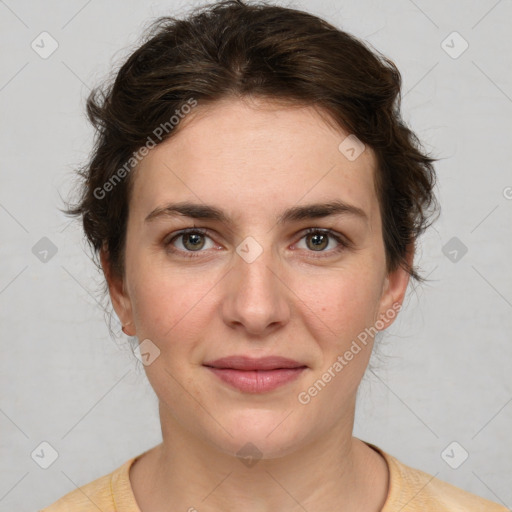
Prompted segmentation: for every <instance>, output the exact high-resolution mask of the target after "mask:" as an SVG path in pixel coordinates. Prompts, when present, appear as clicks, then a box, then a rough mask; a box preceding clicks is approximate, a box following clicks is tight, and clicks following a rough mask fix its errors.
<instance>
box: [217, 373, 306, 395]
mask: <svg viewBox="0 0 512 512" xmlns="http://www.w3.org/2000/svg"><path fill="white" fill-rule="evenodd" d="M207 368H208V369H209V370H211V371H212V372H213V373H214V374H215V375H217V377H219V379H221V380H223V381H224V382H226V383H227V384H230V385H231V386H233V387H235V388H237V389H239V390H240V391H243V392H245V393H264V392H265V391H272V390H273V389H276V388H278V387H279V386H282V385H284V384H286V383H288V382H291V381H293V380H295V379H296V378H297V377H298V376H299V375H300V374H301V373H302V372H303V371H304V370H305V369H306V368H305V367H301V368H280V369H277V370H233V369H232V368H212V367H211V366H207Z"/></svg>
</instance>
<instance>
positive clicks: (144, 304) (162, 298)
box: [130, 265, 215, 346]
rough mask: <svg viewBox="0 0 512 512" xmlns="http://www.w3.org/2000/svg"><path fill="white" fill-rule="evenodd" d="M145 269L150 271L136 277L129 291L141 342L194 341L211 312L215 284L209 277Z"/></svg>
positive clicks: (148, 267)
mask: <svg viewBox="0 0 512 512" xmlns="http://www.w3.org/2000/svg"><path fill="white" fill-rule="evenodd" d="M142 268H145V269H147V270H144V271H140V272H138V273H137V274H135V276H134V279H133V280H132V287H131V290H130V296H131V297H132V305H133V315H134V318H135V326H136V328H137V336H138V337H139V339H141V340H142V339H144V338H150V339H154V340H155V343H157V344H162V345H163V344H165V345H166V346H167V345H169V344H171V345H172V344H174V343H170V342H171V341H173V342H174V341H178V340H179V341H181V342H185V339H186V338H189V339H193V335H194V330H199V329H200V327H201V325H202V324H203V320H202V316H206V315H207V312H208V311H209V305H210V302H211V300H212V298H213V296H214V293H215V281H212V280H211V279H210V278H209V277H208V276H207V275H191V274H187V273H184V272H176V271H172V272H170V271H169V269H167V270H164V269H158V268H155V266H154V265H153V266H151V265H146V266H144V267H142ZM142 336H143V337H144V338H142ZM181 344H183V343H181Z"/></svg>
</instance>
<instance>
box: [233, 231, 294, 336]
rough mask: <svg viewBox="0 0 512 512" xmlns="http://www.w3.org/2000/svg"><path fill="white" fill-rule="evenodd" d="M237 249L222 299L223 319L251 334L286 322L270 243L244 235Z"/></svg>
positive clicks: (284, 302)
mask: <svg viewBox="0 0 512 512" xmlns="http://www.w3.org/2000/svg"><path fill="white" fill-rule="evenodd" d="M265 239H266V240H270V239H271V237H270V236H267V237H266V238H265ZM236 252H237V254H236V255H235V257H234V263H233V268H232V269H231V272H230V279H229V289H228V293H227V297H225V300H224V302H223V304H224V308H223V309H224V317H225V321H226V322H227V323H230V324H233V323H236V324H242V325H243V326H244V327H245V328H246V329H247V330H248V331H250V332H252V333H263V332H264V331H265V330H266V329H268V328H269V326H274V327H275V326H276V325H278V324H283V323H285V322H286V321H287V319H288V316H289V308H288V304H287V297H286V287H284V286H283V283H282V282H281V280H282V278H281V277H280V276H279V272H280V270H279V269H280V268H281V265H280V264H279V259H278V257H276V255H275V254H274V251H273V250H272V248H271V246H270V245H265V246H263V245H262V244H261V243H260V242H258V241H257V240H256V239H254V238H252V237H247V238H246V239H244V240H243V241H242V242H241V243H240V244H239V246H238V247H237V248H236Z"/></svg>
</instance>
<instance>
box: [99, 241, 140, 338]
mask: <svg viewBox="0 0 512 512" xmlns="http://www.w3.org/2000/svg"><path fill="white" fill-rule="evenodd" d="M100 260H101V267H102V269H103V275H104V276H105V280H106V281H107V285H108V290H109V295H110V300H111V302H112V307H113V308H114V311H115V312H116V315H117V317H118V318H119V321H120V322H121V325H122V330H123V332H124V333H125V334H127V335H128V336H135V329H134V326H133V318H132V308H131V302H130V298H129V296H128V294H127V293H126V289H125V288H126V287H125V286H124V279H123V278H122V277H121V276H118V275H116V273H115V272H114V271H113V270H112V266H111V264H110V260H109V257H108V251H106V250H105V248H102V249H101V251H100Z"/></svg>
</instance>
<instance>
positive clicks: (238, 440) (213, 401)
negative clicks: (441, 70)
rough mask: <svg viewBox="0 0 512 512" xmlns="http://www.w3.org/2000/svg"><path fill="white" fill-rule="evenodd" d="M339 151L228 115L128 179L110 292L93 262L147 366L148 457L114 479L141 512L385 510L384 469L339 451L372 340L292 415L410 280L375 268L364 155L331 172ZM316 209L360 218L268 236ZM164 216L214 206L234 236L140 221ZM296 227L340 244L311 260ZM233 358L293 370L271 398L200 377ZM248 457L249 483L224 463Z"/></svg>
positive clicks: (347, 447)
mask: <svg viewBox="0 0 512 512" xmlns="http://www.w3.org/2000/svg"><path fill="white" fill-rule="evenodd" d="M347 135H349V134H348V133H347V132H344V131H343V130H341V129H339V128H336V127H334V126H333V125H332V124H330V123H328V122H327V120H326V117H325V116H322V115H321V112H320V111H318V110H316V109H315V108H313V107H311V106H308V107H297V106H295V107H289V106H288V107H284V106H282V105H278V104H274V103H272V102H270V101H269V100H268V99H267V100H257V99H254V98H253V99H252V100H251V101H249V100H240V99H238V100H234V99H230V100H229V101H228V100H223V101H220V102H217V103H214V104H213V105H210V106H208V107H201V106H198V107H196V109H195V110H193V112H192V113H191V114H189V115H188V117H187V118H185V120H183V121H181V124H180V125H179V126H178V130H177V132H176V133H175V134H174V135H173V137H172V138H170V139H168V140H166V141H165V142H163V143H161V144H159V145H158V146H156V147H155V148H154V149H152V150H151V151H150V153H149V154H148V155H147V156H146V157H145V158H144V159H143V160H142V162H141V163H140V164H139V167H138V169H137V170H136V174H135V176H134V179H135V180H134V184H133V185H134V188H133V194H132V198H131V202H130V205H129V218H128V227H127V238H126V257H125V274H124V276H122V277H121V276H116V275H113V274H112V273H111V271H110V266H109V262H108V254H106V253H104V252H103V253H102V255H101V257H102V264H103V268H104V271H105V277H106V278H107V281H108V284H109V290H110V296H111V299H112V303H113V306H114V309H115V311H116V313H117V315H118V316H119V318H120V320H121V322H122V323H123V325H124V326H125V332H127V333H128V334H130V335H136V336H137V337H138V339H139V340H140V341H142V340H145V339H149V340H151V342H152V343H154V344H155V345H156V346H157V347H158V349H159V350H160V355H159V356H158V357H157V358H156V359H155V360H154V361H153V362H152V363H151V364H149V365H147V366H145V370H146V374H147V377H148V379H149V382H150V383H151V386H152V387H153V389H154V390H155V393H156V395H157V396H158V399H159V412H160V420H161V426H162V436H163V437H162V438H163V442H162V443H161V444H160V445H158V446H156V447H154V448H153V449H151V450H149V451H147V452H145V453H144V454H143V455H142V456H141V457H139V458H138V459H137V461H136V462H135V463H134V465H133V466H132V468H131V471H130V481H131V483H132V487H133V491H134V495H135V498H136V500H137V502H138V504H139V507H140V508H141V510H142V512H156V511H159V512H163V511H175V510H194V509H193V508H191V507H194V508H195V509H197V510H199V511H201V512H203V511H204V512H206V511H219V510H223V511H234V510H237V511H238V510H245V511H248V512H267V511H275V510H286V511H296V510H297V511H299V510H301V511H303V510H304V508H305V509H306V510H308V512H316V511H323V510H339V509H340V506H341V505H343V510H345V511H349V512H351V511H359V510H361V511H362V510H364V511H366V512H369V511H378V510H380V509H381V507H382V505H383V504H384V502H385V499H386V496H387V492H388V484H389V482H388V469H387V466H386V463H385V461H384V459H383V458H382V457H381V456H380V455H379V454H378V453H377V452H376V451H374V450H373V449H371V448H370V447H368V446H367V445H366V444H364V443H363V442H362V441H360V440H358V439H357V438H354V437H353V436H352V430H353V423H354V413H355V400H356V392H357V388H358V386H359V384H360V381H361V379H362V377H363V374H364V371H365V370H366V367H367V365H368V361H369V357H370V354H371V349H372V343H371V341H372V340H370V343H368V344H367V346H366V347H363V348H362V350H361V351H360V352H359V353H358V354H357V355H355V356H354V358H353V359H352V360H351V361H350V362H349V363H348V364H347V365H346V366H345V367H344V368H343V370H342V371H341V372H339V373H337V374H336V377H334V378H332V380H331V382H329V383H328V384H327V385H326V386H325V387H324V388H323V389H322V390H321V391H320V392H319V393H318V394H317V396H315V397H314V398H312V399H311V401H310V402H309V403H308V404H306V405H305V404H301V403H300V402H299V401H298V398H297V397H298V395H299V393H300V392H301V391H305V390H307V389H308V388H309V387H310V386H311V385H312V384H313V383H314V382H315V381H317V380H318V379H319V378H321V377H322V374H324V373H325V372H326V371H327V369H328V368H329V367H332V365H333V363H334V362H335V361H336V360H337V357H338V356H339V355H342V354H344V353H345V351H346V350H347V349H348V348H349V347H350V345H351V343H352V341H353V340H354V339H356V337H357V335H358V334H359V333H361V332H363V331H364V329H365V328H368V327H370V326H374V325H375V322H376V321H377V320H379V319H382V320H383V325H384V327H383V328H386V327H387V326H389V325H390V324H391V323H392V321H393V318H389V316H390V315H389V314H388V312H389V310H390V309H392V307H393V304H395V305H396V304H401V303H402V300H403V297H404V294H405V291H406V288H407V283H408V279H409V275H408V274H407V272H406V271H404V270H403V269H401V268H399V269H397V270H396V271H394V272H391V273H388V272H387V270H386V255H385V252H384V242H383V238H382V227H381V226H382V223H381V216H380V212H379V204H378V200H377V196H376V193H375V190H374V181H373V176H374V172H375V161H376V160H375V155H374V153H373V151H372V150H371V148H369V147H366V149H365V151H363V153H362V154H361V155H360V156H359V157H358V158H357V159H356V160H354V161H350V160H348V159H347V158H346V157H345V155H344V154H342V153H341V152H340V151H339V150H338V146H339V144H340V143H341V142H342V141H343V139H344V138H345V137H346V136H347ZM331 200H342V201H345V202H347V203H350V204H352V205H355V206H357V207H359V208H360V209H362V210H363V211H364V212H365V213H366V216H367V219H366V220H364V219H361V218H358V217H357V216H355V215H340V216H335V217H325V218H319V219H306V220H301V221H295V222H291V223H286V224H283V225H281V224H277V223H276V220H277V217H278V215H280V214H281V213H282V212H283V211H284V210H285V209H287V208H289V207H293V206H297V205H305V204H309V203H317V202H327V201H331ZM171 201H172V202H177V201H191V202H194V203H200V204H202V203H206V204H209V205H214V206H216V207H218V208H221V209H223V210H225V212H226V215H228V216H229V218H231V219H232V222H233V224H232V226H227V225H225V224H224V223H222V222H219V221H216V220H197V219H191V218H188V217H184V216H176V217H170V216H168V217H163V216H162V217H158V218H157V219H154V220H153V221H151V222H145V218H146V216H147V215H148V214H149V213H150V212H151V211H152V210H153V209H155V208H156V207H159V206H162V205H164V204H166V203H168V202H171ZM194 226H195V227H199V228H203V229H206V230H208V234H207V236H206V237H200V238H199V241H200V242H203V241H204V245H203V247H202V248H200V249H199V252H198V251H194V250H193V248H194V247H195V246H194V245H193V243H192V244H191V243H190V240H189V239H187V238H186V237H178V238H176V239H174V241H173V242H172V245H169V246H167V247H166V245H165V242H169V240H171V239H172V238H173V236H174V235H173V234H174V233H176V232H177V231H179V230H182V229H184V228H191V227H194ZM307 228H319V229H332V230H333V231H335V232H336V233H339V234H340V235H342V236H344V237H346V238H348V239H349V240H350V242H351V245H350V246H349V247H348V248H343V247H341V249H342V250H341V251H340V252H335V249H336V248H337V247H339V244H338V242H336V240H334V239H333V238H328V241H329V243H328V244H327V242H325V243H324V244H323V245H322V248H321V249H316V250H315V245H314V244H313V243H312V241H311V238H312V235H309V236H308V235H306V234H305V230H306V229H307ZM249 236H251V237H253V238H254V239H255V240H256V241H257V242H258V243H259V245H260V246H261V248H262V250H263V252H262V254H261V255H260V256H259V257H258V258H256V259H255V260H254V261H253V262H251V263H248V262H246V261H245V260H244V259H243V258H241V257H240V256H239V255H238V254H237V252H236V248H237V247H238V246H239V245H240V244H241V243H242V241H244V239H245V238H246V237H249ZM187 242H188V243H187ZM195 243H196V244H197V239H196V242H195ZM184 244H187V245H184ZM199 245H200V244H199ZM169 247H174V249H175V250H176V251H177V252H176V253H173V252H171V251H170V250H169ZM187 250H188V252H187ZM191 253H192V255H193V256H194V257H187V256H186V254H191ZM411 262H412V261H411ZM380 326H381V327H382V324H381V325H380ZM235 354H236V355H240V354H244V355H250V356H253V357H262V356H267V355H282V356H285V357H288V358H292V359H295V360H297V361H299V362H301V363H302V364H304V365H307V366H308V368H307V369H306V370H305V371H304V372H303V373H302V374H301V375H300V376H299V378H298V379H296V380H295V381H292V382H290V383H288V384H286V385H284V386H282V387H280V388H278V389H276V390H274V391H271V392H266V393H261V394H250V393H242V392H240V391H238V390H236V389H233V388H231V387H229V386H228V385H226V384H224V383H223V382H222V381H220V380H219V379H218V378H217V377H216V376H215V375H213V374H212V373H211V372H210V371H209V370H208V369H207V368H205V367H204V366H203V363H204V362H205V361H207V360H212V359H216V358H219V357H225V356H228V355H235ZM248 442H250V443H252V444H253V445H255V446H256V447H257V449H258V450H259V452H260V453H261V459H260V460H258V461H257V463H256V464H255V465H253V466H251V467H248V466H246V465H245V464H243V463H242V462H241V461H240V459H239V458H237V456H236V453H237V452H238V451H239V450H240V449H241V448H242V447H243V446H245V445H246V444H247V443H248Z"/></svg>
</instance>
